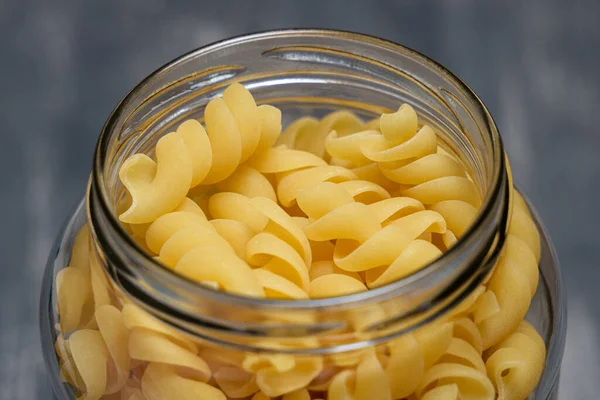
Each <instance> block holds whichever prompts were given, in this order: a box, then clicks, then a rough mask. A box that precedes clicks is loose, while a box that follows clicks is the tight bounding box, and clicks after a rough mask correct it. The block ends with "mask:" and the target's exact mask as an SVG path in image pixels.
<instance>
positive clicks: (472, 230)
mask: <svg viewBox="0 0 600 400" xmlns="http://www.w3.org/2000/svg"><path fill="white" fill-rule="evenodd" d="M277 36H307V37H308V36H317V37H318V36H322V37H328V38H332V39H335V38H345V39H350V40H354V41H361V42H368V43H370V44H373V45H376V46H379V47H382V48H385V49H388V50H392V51H398V52H403V53H405V54H408V55H409V56H411V57H413V58H416V59H419V60H421V61H423V62H425V63H426V64H427V66H428V67H433V68H434V69H435V70H437V71H439V72H440V73H442V74H443V75H444V76H446V77H448V78H450V80H451V81H452V82H453V83H455V84H456V85H457V86H458V87H459V88H460V90H461V92H462V93H464V94H465V95H467V96H468V97H469V99H470V100H472V101H473V104H475V105H476V107H477V108H478V109H479V110H478V111H480V112H481V115H483V117H484V118H483V120H484V122H485V125H486V126H485V128H486V130H487V132H488V133H489V134H490V135H491V141H490V143H491V145H492V150H493V160H492V165H493V174H492V175H493V176H492V179H491V184H490V187H489V190H487V193H486V194H485V197H484V199H483V201H482V205H481V208H480V209H479V210H478V214H477V216H476V218H475V220H474V222H473V223H472V224H471V226H470V227H469V229H468V230H467V231H466V232H465V234H464V235H463V236H462V237H461V238H460V239H459V240H458V242H457V243H456V244H455V245H454V246H452V247H451V248H450V249H448V250H447V251H446V252H445V253H444V254H443V255H442V256H441V257H439V258H438V259H436V260H434V261H433V262H431V263H429V264H428V265H426V266H424V267H423V268H422V269H420V270H419V271H417V272H415V273H414V274H412V275H409V276H407V277H405V278H402V279H400V280H398V281H395V282H392V283H389V284H386V285H383V286H381V287H379V288H376V289H372V290H368V291H365V292H361V293H355V294H350V295H345V296H340V297H333V298H323V299H309V300H273V299H261V298H250V297H244V296H240V295H236V294H231V293H227V292H224V291H220V290H215V289H212V288H209V287H206V286H203V285H201V284H199V283H196V282H193V281H191V280H189V279H188V278H185V277H183V276H181V275H179V274H177V273H176V272H174V271H172V270H170V269H168V268H166V267H165V266H163V265H161V264H160V263H158V262H156V261H155V260H154V259H153V258H152V257H151V256H150V255H149V254H147V253H146V252H144V251H143V250H142V249H141V248H140V247H139V245H138V244H137V243H136V242H135V241H134V239H133V238H132V237H131V236H130V235H129V234H128V233H127V232H126V231H125V229H124V228H123V226H122V225H121V223H120V222H119V220H118V218H117V217H116V215H115V214H114V213H113V212H112V210H111V208H110V206H109V204H110V200H109V196H108V192H107V190H106V185H105V180H104V174H103V169H104V161H105V160H104V157H103V154H104V152H105V151H104V150H105V149H107V147H108V143H109V140H110V137H111V135H112V134H114V131H113V129H112V128H113V127H114V125H115V124H116V121H117V120H119V118H121V117H123V116H125V117H126V116H127V115H123V114H124V113H123V111H124V110H125V108H126V107H127V105H128V104H129V103H130V102H132V101H133V100H134V99H135V98H136V96H137V95H138V94H139V93H140V92H141V90H142V89H143V88H144V87H145V86H146V85H147V84H148V83H149V82H151V81H152V80H153V79H155V78H156V77H158V76H159V75H161V74H163V73H164V72H166V71H168V70H169V69H170V68H172V67H174V66H176V65H178V64H180V63H182V62H185V61H186V60H188V59H190V58H193V57H196V56H200V55H202V54H203V53H207V52H209V51H212V50H214V49H218V48H219V47H225V46H229V45H233V44H239V43H242V42H244V41H253V40H257V39H261V38H266V37H273V38H274V37H277ZM507 183H508V178H507V169H506V161H505V157H504V148H503V144H502V140H501V138H500V135H499V133H498V129H497V127H496V124H495V122H494V120H493V118H492V116H491V114H490V113H489V111H488V110H487V108H486V106H485V105H484V103H483V102H482V100H481V99H480V98H479V97H478V96H477V95H476V94H475V92H474V91H473V90H472V89H471V88H470V87H469V86H468V85H467V84H466V83H465V82H464V81H463V80H462V79H460V78H459V77H458V76H456V75H455V74H454V73H452V72H451V71H450V70H448V69H447V68H446V67H445V66H443V65H442V64H440V63H438V62H437V61H435V60H433V59H431V58H429V57H428V56H426V55H424V54H422V53H420V52H418V51H416V50H413V49H410V48H408V47H406V46H403V45H400V44H397V43H394V42H392V41H389V40H386V39H381V38H378V37H376V36H371V35H366V34H362V33H354V32H349V31H342V30H330V29H301V28H294V29H282V30H270V31H262V32H257V33H251V34H244V35H239V36H235V37H232V38H228V39H224V40H220V41H217V42H214V43H211V44H208V45H206V46H202V47H199V48H197V49H194V50H192V51H190V52H188V53H186V54H184V55H182V56H180V57H177V58H176V59H174V60H172V61H170V62H168V63H166V64H165V65H163V66H162V67H160V68H158V69H156V70H155V71H154V72H152V73H151V74H150V75H148V76H147V77H146V78H144V79H143V80H142V81H140V83H138V84H137V85H136V86H135V87H134V88H133V89H131V90H130V91H129V93H128V94H127V95H126V96H125V97H124V98H123V99H122V100H121V101H120V102H119V103H118V105H117V106H116V108H115V109H114V110H113V111H112V113H111V114H110V116H109V118H108V120H107V122H106V123H105V125H104V127H103V129H102V131H101V134H100V137H99V139H98V143H97V146H96V150H95V154H94V164H93V171H92V179H91V182H90V189H89V190H90V191H93V192H94V193H95V194H99V195H97V196H95V197H94V199H93V202H94V205H93V206H99V207H100V208H101V212H102V213H103V215H104V216H105V217H106V220H107V222H108V223H109V224H110V227H111V228H112V232H111V233H113V234H115V235H116V236H117V238H116V240H117V241H118V242H119V243H120V244H121V245H122V246H126V247H127V250H128V251H132V252H134V253H137V254H136V255H137V256H139V257H140V261H141V262H143V263H144V265H145V266H148V267H149V268H150V269H152V270H153V272H156V273H159V274H160V275H161V277H162V278H165V279H167V280H168V281H170V282H175V283H177V285H181V286H182V287H184V288H185V290H187V291H190V292H192V293H193V294H194V295H198V296H199V297H201V298H211V299H213V300H215V301H218V302H220V301H223V302H228V303H230V304H243V305H244V306H247V307H252V308H257V309H265V310H280V311H286V310H290V311H291V310H323V309H330V308H336V307H340V306H352V307H354V306H358V305H367V304H372V303H376V302H379V301H381V300H384V299H388V298H392V297H396V296H400V295H403V294H406V293H409V292H410V291H411V287H413V286H414V285H416V284H418V282H420V281H421V280H423V279H427V278H428V277H429V276H430V275H431V274H434V273H436V272H438V271H440V270H441V269H443V267H444V265H445V264H446V262H447V260H448V259H449V258H450V257H457V255H458V254H459V253H460V252H461V251H463V250H464V248H465V247H466V246H468V243H469V242H470V241H471V240H473V239H474V238H475V237H476V236H477V235H478V234H479V232H478V228H480V227H481V226H482V224H483V221H484V219H485V216H486V215H487V214H488V213H490V212H491V211H492V209H493V208H494V205H495V204H496V203H495V200H496V199H497V198H498V196H500V195H501V193H502V190H503V189H504V188H505V186H506V185H507ZM88 197H91V196H88ZM88 201H92V200H88ZM89 207H90V204H88V214H89V215H90V217H91V220H92V221H93V219H94V218H93V214H92V213H90V211H89ZM507 219H508V218H507V217H506V218H505V220H507ZM504 231H505V229H504ZM500 240H501V241H503V238H500ZM500 247H501V246H500Z"/></svg>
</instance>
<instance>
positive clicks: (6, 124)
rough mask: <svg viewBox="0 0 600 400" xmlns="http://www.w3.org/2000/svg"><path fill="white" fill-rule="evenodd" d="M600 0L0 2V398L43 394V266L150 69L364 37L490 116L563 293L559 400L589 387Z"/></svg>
mask: <svg viewBox="0 0 600 400" xmlns="http://www.w3.org/2000/svg"><path fill="white" fill-rule="evenodd" d="M599 16H600V2H598V1H596V0H587V1H571V2H563V1H561V0H530V1H523V2H521V1H485V2H484V1H476V0H456V1H451V0H449V1H423V0H421V1H417V0H414V1H402V0H397V1H392V0H390V1H370V2H369V1H341V0H340V1H327V2H326V1H312V0H310V1H309V0H304V1H302V2H294V3H292V2H282V1H254V2H235V1H226V0H220V1H216V2H203V1H192V0H189V1H182V2H168V1H166V0H135V1H119V0H107V1H97V2H92V1H90V2H83V1H77V0H69V1H43V0H33V1H18V0H0V55H1V61H0V72H2V84H1V89H0V101H1V107H0V121H1V122H2V128H1V129H2V132H1V133H0V141H1V142H0V151H1V152H2V153H1V156H0V165H1V166H2V168H0V177H1V182H2V188H3V190H2V191H1V195H0V207H2V209H4V210H5V213H4V217H3V220H2V223H1V224H0V251H1V254H2V257H3V259H4V262H3V264H2V267H1V268H2V271H1V272H2V279H0V399H11V400H35V399H49V398H51V396H52V395H51V389H50V386H49V383H48V380H47V377H46V375H45V370H44V366H43V362H42V357H41V353H40V345H39V333H38V314H37V312H38V297H39V293H40V284H41V277H42V271H43V268H44V264H45V261H46V257H47V254H48V251H49V249H50V247H51V245H52V242H53V240H54V237H55V235H56V233H57V230H58V228H59V226H60V224H61V223H62V221H64V219H65V218H66V217H67V216H68V214H69V212H70V211H71V210H72V208H73V206H74V205H75V204H76V203H77V202H78V201H79V199H80V198H81V197H82V196H83V192H84V186H85V183H86V180H87V177H88V174H89V170H90V166H91V156H92V151H93V147H94V144H95V141H96V139H97V137H98V134H99V132H100V129H101V127H102V125H103V122H104V121H105V119H106V117H107V115H108V114H109V113H110V111H111V109H112V108H113V107H114V106H115V105H116V103H117V102H118V101H119V100H120V99H121V97H122V96H123V95H124V94H125V93H126V92H127V91H128V90H129V89H130V88H131V87H132V86H134V85H135V84H136V83H137V82H138V81H139V80H140V79H142V78H143V77H144V76H146V75H147V74H149V73H150V72H151V71H153V70H154V69H155V68H156V67H158V66H160V65H162V64H164V63H165V62H167V61H169V60H171V59H173V58H175V57H177V56H178V55H180V54H182V53H184V52H187V51H189V50H191V49H193V48H195V47H199V46H201V45H203V44H206V43H210V42H212V41H215V40H219V39H222V38H225V37H229V36H232V35H237V34H241V33H245V32H252V31H257V30H266V29H274V28H283V27H328V28H337V29H344V30H351V31H360V32H364V33H369V34H372V35H376V36H380V37H383V38H387V39H390V40H393V41H396V42H398V43H402V44H404V45H407V46H408V47H412V48H414V49H417V50H419V51H421V52H423V53H425V54H427V55H429V56H430V57H432V58H434V59H436V60H438V61H440V62H441V63H443V64H445V65H446V66H447V67H449V68H450V69H451V70H452V71H454V72H455V73H456V74H457V75H459V76H460V77H461V78H463V79H464V80H465V81H466V82H467V83H468V84H469V85H470V86H471V87H472V88H474V90H475V91H476V92H477V93H478V94H479V96H480V97H481V98H482V99H483V101H484V102H485V103H486V105H487V106H488V108H489V109H490V110H491V113H492V115H494V117H495V119H496V122H497V124H498V126H499V128H500V131H501V133H502V135H503V138H504V140H505V143H506V147H507V148H508V153H509V155H510V157H511V160H512V165H513V170H514V173H515V175H516V177H517V180H518V182H519V183H520V185H521V186H522V187H523V188H525V192H526V193H527V195H528V196H529V197H530V198H531V199H532V201H533V202H534V203H535V205H536V206H537V208H538V211H539V213H540V215H541V216H542V219H543V220H544V222H545V224H546V226H547V228H548V230H549V232H550V234H551V236H552V238H553V240H554V243H555V246H556V248H557V251H558V255H559V257H560V260H561V263H562V268H563V274H564V278H565V281H566V286H567V291H568V295H569V296H568V318H569V323H568V337H567V347H566V354H565V358H564V363H563V371H562V379H561V387H560V398H561V399H569V400H578V399H582V400H587V399H593V398H597V397H598V393H600V379H598V378H599V377H600V350H599V341H600V339H599V338H600V335H599V329H600V307H598V302H600V291H599V290H598V288H597V287H596V285H598V282H599V281H600V268H599V266H598V252H599V247H600V242H599V240H598V237H599V235H598V233H597V228H598V225H599V223H600V219H599V218H598V214H596V213H595V211H596V207H597V206H598V204H600V157H598V154H599V150H600V132H599V130H598V127H599V126H600V110H599V106H600V74H599V73H598V63H600V51H599V50H600V24H598V17H599Z"/></svg>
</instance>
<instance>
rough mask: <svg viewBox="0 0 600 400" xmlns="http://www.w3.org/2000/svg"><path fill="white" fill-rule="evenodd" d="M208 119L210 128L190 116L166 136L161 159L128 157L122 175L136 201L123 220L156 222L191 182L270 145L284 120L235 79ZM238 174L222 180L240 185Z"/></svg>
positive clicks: (230, 169)
mask: <svg viewBox="0 0 600 400" xmlns="http://www.w3.org/2000/svg"><path fill="white" fill-rule="evenodd" d="M204 119H205V123H206V130H205V129H204V128H203V127H202V125H201V124H200V123H199V122H197V121H194V120H187V121H185V122H183V123H182V124H181V125H180V126H179V127H178V128H177V130H176V131H175V132H172V133H169V134H167V135H165V136H164V137H162V138H161V139H160V140H159V141H158V143H157V145H156V161H154V160H152V159H151V158H150V157H148V156H146V155H143V154H135V155H133V156H131V157H129V158H128V159H127V160H126V161H125V162H124V163H123V166H122V167H121V169H120V171H119V176H120V178H121V182H122V183H123V185H124V186H125V187H126V189H127V191H128V192H129V194H130V195H131V198H132V203H131V206H130V207H129V209H127V210H126V211H125V212H123V213H122V214H121V215H120V216H119V218H120V219H121V221H123V222H126V223H135V224H139V223H147V222H152V221H153V220H155V219H156V218H158V217H159V216H160V215H162V214H165V213H168V212H170V211H172V210H173V209H175V208H176V207H177V205H178V204H180V203H181V201H182V200H183V199H184V198H185V197H186V194H187V192H188V191H189V189H190V188H192V187H194V186H197V185H199V184H214V183H218V182H221V181H224V180H226V179H227V178H229V177H230V176H231V175H232V174H233V173H234V172H235V171H236V168H237V167H238V166H239V164H240V163H243V162H244V161H246V160H247V159H248V158H250V157H251V156H252V155H253V154H254V153H255V152H256V150H257V149H259V148H260V150H261V151H263V150H264V149H265V148H267V147H268V146H269V144H271V143H272V142H273V140H274V139H275V138H276V137H277V134H278V133H279V132H278V129H280V126H281V122H280V121H281V114H280V113H278V112H277V111H275V110H274V108H273V107H257V106H256V103H255V102H254V99H253V97H252V95H251V94H250V92H248V90H246V89H245V88H244V87H243V86H241V85H236V84H234V85H231V86H230V87H228V88H227V89H226V90H225V92H224V93H223V98H216V99H213V100H211V101H210V102H209V103H208V104H207V106H206V110H205V112H204ZM263 128H264V129H263ZM263 136H264V139H263ZM259 146H260V147H259ZM238 174H243V173H238ZM239 179H240V176H239V175H238V176H237V177H234V178H232V181H230V182H226V183H223V185H226V186H227V185H234V186H238V187H240V186H239V185H237V183H238V182H237V180H239ZM258 180H259V181H260V179H259V178H258ZM254 181H255V182H256V179H254ZM262 183H263V184H265V182H264V181H262ZM246 187H247V186H246Z"/></svg>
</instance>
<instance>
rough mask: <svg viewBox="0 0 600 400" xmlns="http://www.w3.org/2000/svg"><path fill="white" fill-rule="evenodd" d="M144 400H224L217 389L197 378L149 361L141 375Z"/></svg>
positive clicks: (222, 394)
mask: <svg viewBox="0 0 600 400" xmlns="http://www.w3.org/2000/svg"><path fill="white" fill-rule="evenodd" d="M142 393H143V394H144V397H145V398H146V400H197V399H203V400H204V399H205V400H226V399H227V397H226V396H225V394H224V393H223V392H222V391H220V390H219V389H217V388H215V387H213V386H211V385H209V384H207V383H205V382H202V381H199V380H195V379H191V378H189V377H184V376H181V375H179V374H177V372H176V370H175V368H173V367H172V366H170V365H166V364H160V363H150V364H149V365H148V367H147V368H146V370H145V372H144V376H143V377H142Z"/></svg>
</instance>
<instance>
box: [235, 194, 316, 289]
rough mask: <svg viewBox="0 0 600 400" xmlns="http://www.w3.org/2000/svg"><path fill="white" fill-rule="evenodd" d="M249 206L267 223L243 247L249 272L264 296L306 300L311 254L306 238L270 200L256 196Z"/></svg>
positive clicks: (290, 219) (295, 224)
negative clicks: (260, 285)
mask: <svg viewBox="0 0 600 400" xmlns="http://www.w3.org/2000/svg"><path fill="white" fill-rule="evenodd" d="M250 203H251V205H252V206H253V207H254V209H255V210H256V211H257V212H258V213H260V214H261V215H263V216H264V217H265V218H266V219H267V221H268V222H267V224H266V225H265V228H264V230H263V231H262V232H260V233H258V234H257V235H255V236H254V237H253V238H252V239H250V241H248V243H247V246H246V260H247V261H248V263H249V264H250V265H252V266H254V267H257V269H255V270H254V271H253V272H254V274H255V276H256V277H257V278H258V280H259V281H260V282H261V284H262V286H263V288H264V290H265V293H266V295H267V297H270V298H287V299H303V298H308V295H307V292H308V289H309V275H308V266H309V265H310V264H311V261H312V252H311V247H310V244H309V243H308V239H307V238H306V235H305V234H304V232H303V231H302V229H301V228H300V227H299V226H298V225H297V223H296V222H294V220H293V219H292V218H291V217H290V216H289V215H288V214H287V213H286V212H285V211H284V210H283V209H282V208H281V207H279V206H278V205H277V203H275V202H273V201H272V200H270V199H268V198H265V197H256V198H254V199H251V200H250Z"/></svg>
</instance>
